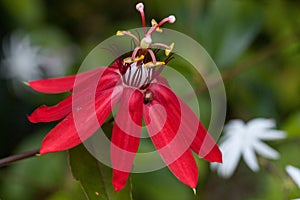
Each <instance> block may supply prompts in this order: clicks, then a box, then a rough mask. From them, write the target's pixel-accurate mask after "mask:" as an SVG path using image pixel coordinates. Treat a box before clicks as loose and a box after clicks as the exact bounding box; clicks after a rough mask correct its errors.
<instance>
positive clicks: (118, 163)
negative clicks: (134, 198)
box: [111, 88, 143, 191]
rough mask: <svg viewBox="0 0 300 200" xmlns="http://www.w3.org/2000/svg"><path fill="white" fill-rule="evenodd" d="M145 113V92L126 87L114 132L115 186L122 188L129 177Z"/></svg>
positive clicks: (112, 155)
mask: <svg viewBox="0 0 300 200" xmlns="http://www.w3.org/2000/svg"><path fill="white" fill-rule="evenodd" d="M142 115H143V94H142V93H141V92H140V91H138V90H134V89H132V88H125V89H124V91H123V95H122V98H121V101H120V107H119V110H118V113H117V116H116V118H115V124H114V128H113V133H112V139H111V141H112V144H111V159H112V166H113V186H114V188H115V190H116V191H119V190H121V189H122V188H123V187H124V186H125V185H126V181H127V179H128V176H129V174H130V171H131V167H132V163H133V160H134V157H135V153H136V152H137V150H138V146H139V143H140V133H141V126H142Z"/></svg>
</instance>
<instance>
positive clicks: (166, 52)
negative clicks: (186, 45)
mask: <svg viewBox="0 0 300 200" xmlns="http://www.w3.org/2000/svg"><path fill="white" fill-rule="evenodd" d="M174 45H175V43H174V42H172V44H171V45H170V47H169V48H166V50H165V55H166V56H169V54H170V53H171V51H172V50H173V49H174Z"/></svg>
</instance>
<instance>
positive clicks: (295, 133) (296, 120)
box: [283, 112, 300, 137]
mask: <svg viewBox="0 0 300 200" xmlns="http://www.w3.org/2000/svg"><path fill="white" fill-rule="evenodd" d="M283 129H284V130H286V131H287V133H288V136H289V137H300V112H297V113H295V114H294V115H292V116H291V117H289V118H288V119H287V121H286V122H285V123H284V125H283Z"/></svg>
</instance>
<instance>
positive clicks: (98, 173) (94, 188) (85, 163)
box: [69, 144, 132, 200]
mask: <svg viewBox="0 0 300 200" xmlns="http://www.w3.org/2000/svg"><path fill="white" fill-rule="evenodd" d="M69 162H70V166H71V170H72V174H73V176H74V178H75V179H76V180H78V181H80V183H81V185H82V188H83V190H84V192H85V194H86V196H87V199H89V200H108V199H109V200H132V195H131V186H130V184H129V183H127V186H126V187H125V188H124V189H123V190H121V191H119V192H115V191H114V188H113V186H112V170H111V168H109V167H107V166H105V165H104V164H101V163H100V162H98V161H97V160H96V159H95V158H94V157H93V156H92V155H91V154H90V153H89V152H88V151H87V150H86V148H85V147H84V146H83V145H82V144H80V145H78V146H77V147H75V148H73V149H71V150H69Z"/></svg>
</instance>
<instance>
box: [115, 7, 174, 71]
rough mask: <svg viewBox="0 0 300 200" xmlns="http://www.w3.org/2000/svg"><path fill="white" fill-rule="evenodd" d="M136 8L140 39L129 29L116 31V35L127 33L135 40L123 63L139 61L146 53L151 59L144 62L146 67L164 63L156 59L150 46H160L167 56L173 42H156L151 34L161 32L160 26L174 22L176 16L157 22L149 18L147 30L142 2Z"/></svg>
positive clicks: (172, 46)
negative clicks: (130, 52) (140, 29)
mask: <svg viewBox="0 0 300 200" xmlns="http://www.w3.org/2000/svg"><path fill="white" fill-rule="evenodd" d="M136 9H137V11H138V12H139V13H140V15H141V18H142V27H143V31H144V36H143V37H142V39H140V37H137V36H135V35H134V34H132V33H130V32H129V31H120V30H119V31H117V33H116V35H117V36H124V35H127V36H129V37H131V38H133V39H134V40H135V41H136V42H137V46H136V47H135V48H134V50H133V52H132V54H131V58H126V60H124V62H125V63H129V64H132V63H134V62H137V61H140V59H141V57H142V58H145V57H146V56H147V55H149V56H150V57H151V61H150V62H148V63H145V67H146V68H152V67H157V66H161V65H164V62H162V61H157V59H156V56H155V54H154V52H153V50H152V48H160V49H165V55H166V56H169V55H170V53H171V52H172V50H173V48H174V43H171V44H169V45H167V44H163V43H157V42H153V40H152V38H151V36H152V34H153V33H154V32H159V33H161V32H162V31H163V30H162V29H161V26H162V25H163V24H165V23H167V22H168V23H174V22H175V21H176V18H175V16H174V15H170V16H168V17H166V18H164V19H162V20H161V21H160V22H159V23H157V22H156V20H154V19H152V20H151V27H150V28H149V30H147V27H146V20H145V12H144V4H143V3H138V4H136Z"/></svg>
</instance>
